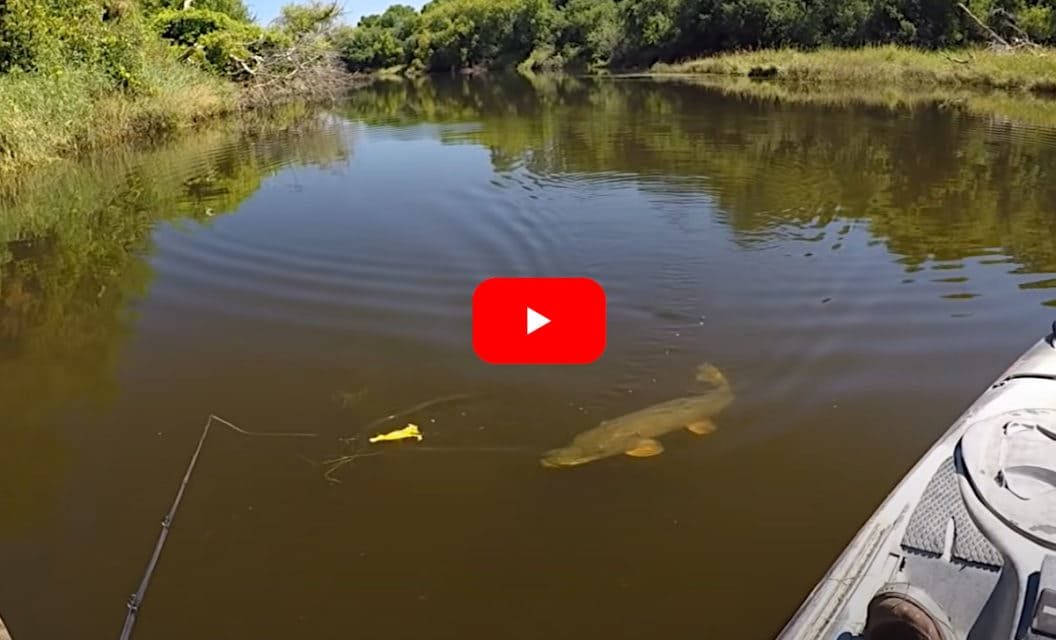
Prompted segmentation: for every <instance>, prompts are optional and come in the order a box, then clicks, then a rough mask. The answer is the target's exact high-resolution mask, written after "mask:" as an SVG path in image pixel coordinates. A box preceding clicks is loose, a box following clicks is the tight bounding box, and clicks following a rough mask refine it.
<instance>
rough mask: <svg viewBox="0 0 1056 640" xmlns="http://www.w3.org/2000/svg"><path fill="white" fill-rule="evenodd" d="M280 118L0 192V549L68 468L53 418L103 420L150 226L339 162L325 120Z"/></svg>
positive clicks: (340, 153) (143, 282) (199, 220)
mask: <svg viewBox="0 0 1056 640" xmlns="http://www.w3.org/2000/svg"><path fill="white" fill-rule="evenodd" d="M293 115H295V118H294V119H292V120H290V119H289V117H288V116H286V117H284V116H283V114H278V113H277V114H273V115H272V116H271V118H270V119H263V120H262V121H261V122H257V123H255V124H254V125H253V126H252V127H236V126H227V127H215V128H212V129H207V130H204V131H202V132H199V133H197V134H195V135H194V136H193V137H192V138H188V139H186V140H182V141H179V142H177V143H174V144H169V145H163V146H161V147H159V148H158V149H155V150H145V151H143V150H140V151H137V150H134V149H128V150H119V151H116V152H111V153H108V154H104V155H96V156H92V157H90V158H88V159H86V160H84V161H82V162H78V163H62V164H60V165H59V166H56V167H51V168H48V169H46V170H42V171H40V172H37V173H33V174H29V175H26V176H23V177H22V178H21V180H20V184H18V185H15V186H14V188H9V190H8V191H7V192H6V193H3V194H0V380H3V384H0V406H2V407H3V419H2V420H0V439H2V440H3V443H4V445H3V448H4V451H5V462H4V464H2V465H0V504H3V505H4V507H3V509H0V538H2V537H3V535H4V534H5V533H10V532H12V531H13V530H14V528H16V527H19V526H20V525H24V524H25V521H26V519H28V518H31V517H35V516H36V517H39V516H40V515H41V514H40V513H39V512H40V511H41V510H43V509H47V508H49V507H51V506H52V505H53V504H54V503H53V501H54V497H49V496H54V495H55V493H56V492H57V491H59V488H60V487H61V486H62V483H63V474H64V466H65V463H66V458H67V457H68V452H67V451H66V450H65V445H64V444H63V443H62V441H61V438H60V437H59V435H58V433H57V432H56V431H55V429H53V428H49V422H50V421H53V420H54V419H55V415H56V412H57V411H60V410H66V411H100V410H103V411H105V408H106V406H107V405H108V403H110V402H111V401H112V400H113V398H114V397H116V396H117V395H118V394H119V393H120V390H119V387H118V383H117V379H116V371H115V369H116V367H117V363H118V359H119V352H120V350H121V348H122V343H123V342H124V340H125V339H126V338H127V337H128V335H129V334H130V332H131V326H132V324H133V323H134V317H133V313H134V311H133V306H132V303H133V302H134V301H135V300H136V299H137V298H139V297H142V296H143V295H144V294H146V292H147V291H148V290H149V288H150V283H151V277H152V272H151V268H150V266H149V263H148V260H147V257H148V256H149V254H150V253H151V250H152V249H151V232H152V231H153V230H154V229H155V227H156V226H157V225H158V224H160V223H165V222H174V223H177V222H178V223H185V222H193V223H195V224H201V225H208V224H209V222H210V219H211V218H213V217H214V216H220V215H223V214H226V213H229V212H231V211H234V210H236V209H237V208H238V206H239V205H240V203H241V202H242V201H243V200H245V199H246V198H248V197H249V196H251V195H252V194H253V193H254V192H255V191H256V190H257V189H258V188H259V187H260V184H261V182H262V181H263V180H264V179H266V178H267V177H268V176H269V175H273V174H275V173H276V172H278V171H280V170H282V168H283V167H284V166H288V165H290V164H326V163H331V162H335V161H341V160H343V159H344V158H345V157H346V156H347V154H348V153H349V147H348V146H347V141H346V140H344V139H342V138H341V136H340V135H339V132H338V131H337V130H336V129H335V126H334V125H333V123H330V124H327V123H326V121H324V120H322V119H319V118H318V117H312V116H310V115H308V114H305V113H302V112H298V113H296V114H293Z"/></svg>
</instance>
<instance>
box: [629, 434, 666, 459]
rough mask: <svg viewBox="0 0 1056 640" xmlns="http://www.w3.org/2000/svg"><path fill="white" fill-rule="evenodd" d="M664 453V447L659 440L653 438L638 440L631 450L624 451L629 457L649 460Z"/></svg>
mask: <svg viewBox="0 0 1056 640" xmlns="http://www.w3.org/2000/svg"><path fill="white" fill-rule="evenodd" d="M663 452H664V445H662V444H660V441H659V440H653V439H652V438H641V439H639V440H636V441H635V442H634V445H633V446H632V447H631V448H630V449H627V450H626V451H624V453H626V454H627V455H629V456H632V457H635V458H649V457H652V456H658V455H660V454H661V453H663Z"/></svg>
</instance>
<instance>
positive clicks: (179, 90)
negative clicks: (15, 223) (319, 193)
mask: <svg viewBox="0 0 1056 640" xmlns="http://www.w3.org/2000/svg"><path fill="white" fill-rule="evenodd" d="M339 17H340V8H339V7H338V6H337V5H336V4H332V3H321V2H312V3H309V4H290V5H286V6H285V7H283V8H282V11H281V15H280V17H279V18H278V19H277V20H276V21H275V22H274V23H273V24H272V25H271V26H269V27H261V26H259V25H257V24H256V23H255V22H254V21H253V19H252V18H251V16H250V14H249V11H248V9H247V7H246V6H245V5H244V4H243V3H242V0H7V2H6V3H5V4H3V5H0V176H5V175H8V174H10V173H11V171H12V170H15V169H21V168H24V167H28V166H33V165H40V164H45V163H47V162H50V161H53V160H56V159H59V158H61V157H64V156H68V155H74V154H77V153H79V152H82V151H86V150H90V149H94V148H98V147H104V146H107V145H112V144H117V143H121V142H127V141H134V140H142V139H147V138H151V137H155V136H159V135H163V134H167V133H170V132H173V131H177V130H180V129H185V128H188V127H191V126H195V125H198V124H200V123H203V122H206V121H209V120H213V119H216V118H219V117H222V116H227V115H232V114H239V113H241V114H246V113H247V112H251V111H257V110H262V109H263V110H266V109H267V108H270V107H273V106H277V105H280V104H284V103H288V102H291V101H312V100H318V99H321V98H324V97H328V96H333V95H336V94H338V93H340V92H341V91H343V90H345V89H346V88H348V87H350V86H354V85H355V84H357V83H359V82H362V81H363V77H362V74H351V73H349V72H348V71H347V70H346V69H345V68H344V67H343V66H342V64H341V62H340V59H339V57H338V55H337V52H336V50H335V48H334V46H333V43H332V40H333V37H334V34H335V33H336V32H337V30H338V29H340V28H341V25H340V24H339V23H338V19H339Z"/></svg>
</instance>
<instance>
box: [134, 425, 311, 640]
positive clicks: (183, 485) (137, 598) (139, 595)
mask: <svg viewBox="0 0 1056 640" xmlns="http://www.w3.org/2000/svg"><path fill="white" fill-rule="evenodd" d="M214 420H215V421H216V422H219V423H220V424H222V425H224V426H225V427H228V428H229V429H231V430H232V431H234V432H236V433H240V434H242V435H244V436H261V437H274V438H314V437H316V435H317V434H314V433H268V432H259V431H246V430H245V429H242V428H240V427H238V426H236V425H235V424H233V423H231V422H229V421H227V420H224V419H223V418H221V417H220V416H217V415H210V416H209V419H208V420H206V421H205V427H203V428H202V435H201V437H200V438H198V446H197V447H195V449H194V455H192V456H191V461H190V463H189V464H188V465H187V471H186V472H184V474H183V480H182V481H181V482H180V488H179V490H178V491H177V492H176V498H175V499H174V500H173V501H172V506H171V507H170V508H169V512H168V513H167V514H165V518H164V519H162V521H161V533H160V534H159V535H158V541H157V542H156V543H155V544H154V553H153V554H152V555H151V556H150V562H149V563H148V564H147V570H146V572H145V573H144V574H143V579H142V580H141V581H140V583H139V589H137V590H136V592H135V593H133V594H132V596H131V597H129V599H128V613H127V614H125V625H124V627H122V628H121V640H129V638H131V637H132V628H133V627H134V626H135V624H136V616H137V615H138V614H139V608H140V606H142V604H143V596H144V595H146V593H147V587H148V586H150V579H151V577H152V576H153V575H154V569H155V568H156V567H157V565H158V559H159V558H160V557H161V550H162V549H163V548H164V547H165V540H166V539H167V538H168V537H169V529H170V528H171V527H172V522H173V520H174V519H175V518H176V510H177V509H179V507H180V501H181V500H183V492H184V491H185V490H186V489H187V483H188V482H190V481H191V474H192V473H194V467H195V465H197V464H198V456H199V455H200V454H201V453H202V447H203V446H204V445H205V438H206V436H208V435H209V428H210V427H211V426H213V421H214Z"/></svg>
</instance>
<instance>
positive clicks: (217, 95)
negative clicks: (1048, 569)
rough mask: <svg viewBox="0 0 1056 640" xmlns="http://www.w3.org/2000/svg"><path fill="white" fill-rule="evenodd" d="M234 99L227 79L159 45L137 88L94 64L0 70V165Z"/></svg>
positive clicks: (158, 124) (37, 159)
mask: <svg viewBox="0 0 1056 640" xmlns="http://www.w3.org/2000/svg"><path fill="white" fill-rule="evenodd" d="M236 105H237V101H236V90H235V88H234V87H233V86H232V85H231V84H230V83H228V82H225V81H224V80H222V79H220V78H217V77H215V76H211V75H209V74H207V73H205V72H203V71H200V70H198V69H196V68H194V67H192V66H190V65H186V64H181V63H180V62H179V61H178V60H175V59H174V58H173V57H172V56H171V55H168V54H167V53H166V52H164V51H160V50H159V51H157V52H152V53H151V55H149V56H148V57H147V62H146V67H145V69H144V81H143V85H142V88H141V89H138V90H137V91H135V92H128V91H121V90H118V89H117V88H116V87H115V86H114V82H113V80H112V79H111V78H108V77H107V76H106V74H104V73H103V72H102V71H101V70H100V69H98V68H95V67H86V66H76V65H69V66H66V67H63V68H60V69H57V70H54V71H52V72H50V73H11V74H0V173H4V172H7V171H10V170H11V169H14V168H16V167H24V166H26V165H34V164H41V163H44V162H47V161H49V160H53V159H55V158H58V157H60V156H62V155H65V154H68V153H70V152H76V151H81V150H84V149H88V148H92V147H97V146H100V145H105V144H110V143H113V142H119V141H122V140H127V139H132V138H142V137H144V136H148V135H154V134H158V133H165V132H169V131H172V130H176V129H180V128H184V127H188V126H190V125H193V124H195V123H197V122H200V121H203V120H205V119H208V118H212V117H216V116H218V115H221V114H224V113H227V112H230V111H232V110H233V109H235V108H236Z"/></svg>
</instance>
